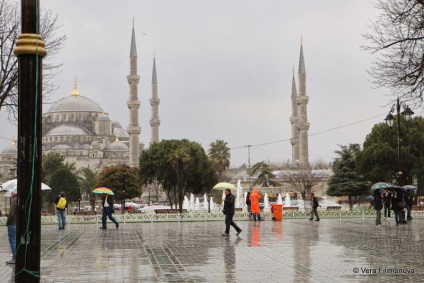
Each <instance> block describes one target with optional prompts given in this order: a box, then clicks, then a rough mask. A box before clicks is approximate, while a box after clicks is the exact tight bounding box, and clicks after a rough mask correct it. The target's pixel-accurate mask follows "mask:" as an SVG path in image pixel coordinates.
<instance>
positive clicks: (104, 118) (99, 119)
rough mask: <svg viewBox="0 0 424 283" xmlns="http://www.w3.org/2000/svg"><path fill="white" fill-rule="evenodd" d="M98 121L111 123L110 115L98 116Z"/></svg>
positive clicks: (102, 114)
mask: <svg viewBox="0 0 424 283" xmlns="http://www.w3.org/2000/svg"><path fill="white" fill-rule="evenodd" d="M96 121H110V118H109V114H107V113H101V114H99V115H98V116H97V118H96Z"/></svg>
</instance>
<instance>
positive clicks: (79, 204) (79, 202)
mask: <svg viewBox="0 0 424 283" xmlns="http://www.w3.org/2000/svg"><path fill="white" fill-rule="evenodd" d="M78 211H81V187H78Z"/></svg>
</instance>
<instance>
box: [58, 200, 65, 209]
mask: <svg viewBox="0 0 424 283" xmlns="http://www.w3.org/2000/svg"><path fill="white" fill-rule="evenodd" d="M65 207H66V199H65V198H64V197H61V198H60V199H59V201H58V203H57V205H56V208H58V209H65Z"/></svg>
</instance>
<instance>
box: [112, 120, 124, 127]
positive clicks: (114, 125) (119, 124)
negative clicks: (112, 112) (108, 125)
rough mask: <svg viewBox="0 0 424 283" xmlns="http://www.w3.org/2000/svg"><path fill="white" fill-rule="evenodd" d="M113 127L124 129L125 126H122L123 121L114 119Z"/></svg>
mask: <svg viewBox="0 0 424 283" xmlns="http://www.w3.org/2000/svg"><path fill="white" fill-rule="evenodd" d="M112 127H114V128H121V129H123V128H122V125H121V123H119V122H118V121H116V120H112Z"/></svg>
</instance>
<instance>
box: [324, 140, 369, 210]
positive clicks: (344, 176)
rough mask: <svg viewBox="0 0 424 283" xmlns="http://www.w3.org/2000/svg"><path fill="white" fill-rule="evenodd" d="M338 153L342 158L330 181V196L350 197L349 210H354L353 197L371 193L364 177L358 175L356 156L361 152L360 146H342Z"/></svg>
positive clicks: (328, 190)
mask: <svg viewBox="0 0 424 283" xmlns="http://www.w3.org/2000/svg"><path fill="white" fill-rule="evenodd" d="M340 148H341V150H337V151H336V153H337V154H338V155H339V156H340V159H337V160H336V162H335V166H334V167H333V168H334V169H333V170H334V175H333V176H331V177H330V180H329V181H328V189H327V194H328V195H329V196H348V198H349V208H350V209H352V205H353V201H352V197H354V196H361V195H364V194H367V193H368V192H369V186H368V184H367V182H366V181H365V180H364V178H363V176H361V175H359V174H358V173H357V167H356V155H357V153H358V152H359V151H360V146H359V144H350V145H349V146H340Z"/></svg>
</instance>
